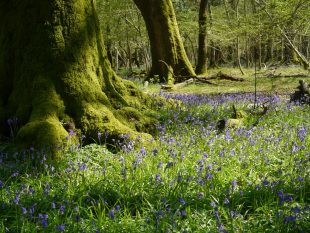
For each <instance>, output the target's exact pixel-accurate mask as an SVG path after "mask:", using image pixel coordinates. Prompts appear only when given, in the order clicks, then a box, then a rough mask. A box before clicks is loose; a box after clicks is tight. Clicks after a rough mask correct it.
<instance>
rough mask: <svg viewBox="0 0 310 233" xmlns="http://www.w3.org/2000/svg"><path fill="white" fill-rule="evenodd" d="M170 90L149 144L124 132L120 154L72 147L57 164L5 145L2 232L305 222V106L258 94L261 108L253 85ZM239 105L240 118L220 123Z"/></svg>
mask: <svg viewBox="0 0 310 233" xmlns="http://www.w3.org/2000/svg"><path fill="white" fill-rule="evenodd" d="M188 88H189V87H188ZM199 88H200V87H199ZM201 88H202V87H201ZM205 88H207V87H205ZM196 90H197V89H196ZM165 96H166V97H167V98H174V99H178V100H179V102H178V103H179V104H177V105H176V106H175V107H174V108H171V109H162V111H161V112H160V113H159V116H160V122H161V124H160V125H159V126H158V129H159V134H158V136H157V137H156V138H154V141H152V142H151V143H148V144H147V145H144V146H141V145H140V146H135V145H139V143H136V142H134V141H129V140H128V139H126V136H124V142H116V144H117V145H118V146H119V147H120V148H122V151H120V152H118V153H115V154H113V153H111V152H109V151H108V150H107V149H106V148H105V145H88V146H85V147H82V148H81V147H75V148H70V149H69V150H66V151H64V152H63V155H62V157H63V159H62V160H61V161H59V162H57V163H56V162H51V161H48V152H47V151H32V150H29V151H26V152H25V153H21V154H15V155H14V156H10V157H8V156H7V155H6V154H4V153H0V159H1V160H0V162H1V167H0V232H61V231H63V232H279V233H280V232H281V233H282V232H308V231H309V229H310V224H309V222H310V200H309V197H310V191H309V184H310V183H309V181H310V180H309V177H310V176H309V175H310V174H309V173H310V170H309V162H310V121H309V119H310V107H309V106H300V105H295V104H291V103H287V102H286V100H283V99H281V98H278V97H277V96H270V95H267V96H259V98H258V100H259V103H265V104H267V105H268V106H269V108H268V109H269V110H268V112H267V113H266V114H265V115H263V116H261V115H260V114H259V112H261V111H262V109H261V108H260V107H258V108H257V109H255V110H253V108H252V105H251V104H252V103H253V95H250V94H241V95H239V94H233V95H212V96H206V95H192V94H187V95H182V94H175V95H168V94H165ZM233 104H235V105H236V107H237V109H238V110H243V111H245V112H246V113H247V117H246V119H245V120H244V126H243V127H240V128H237V129H229V128H226V129H224V130H223V131H218V130H217V129H216V123H217V121H218V120H220V119H227V118H230V117H231V116H232V115H233V112H232V105H233ZM101 141H102V142H104V141H105V140H103V138H102V140H101Z"/></svg>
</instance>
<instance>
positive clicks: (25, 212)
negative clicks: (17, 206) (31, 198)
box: [22, 206, 28, 214]
mask: <svg viewBox="0 0 310 233" xmlns="http://www.w3.org/2000/svg"><path fill="white" fill-rule="evenodd" d="M22 212H23V214H27V212H28V211H27V209H26V208H25V207H23V206H22Z"/></svg>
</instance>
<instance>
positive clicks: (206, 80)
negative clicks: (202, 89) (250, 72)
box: [161, 71, 244, 90]
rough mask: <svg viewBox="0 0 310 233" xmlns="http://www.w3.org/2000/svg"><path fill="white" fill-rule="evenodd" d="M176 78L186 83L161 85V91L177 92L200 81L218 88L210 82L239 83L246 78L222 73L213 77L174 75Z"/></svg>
mask: <svg viewBox="0 0 310 233" xmlns="http://www.w3.org/2000/svg"><path fill="white" fill-rule="evenodd" d="M174 78H175V80H185V81H183V82H180V83H176V84H174V85H169V84H164V85H161V89H164V90H175V89H178V88H182V87H184V86H187V85H188V84H190V83H193V82H194V81H198V82H201V83H207V84H210V85H214V86H216V84H215V83H212V82H210V81H209V80H214V79H225V80H230V81H237V82H243V81H244V78H240V77H234V76H232V75H228V74H225V73H223V72H221V71H220V72H218V73H216V74H214V75H211V76H175V75H174Z"/></svg>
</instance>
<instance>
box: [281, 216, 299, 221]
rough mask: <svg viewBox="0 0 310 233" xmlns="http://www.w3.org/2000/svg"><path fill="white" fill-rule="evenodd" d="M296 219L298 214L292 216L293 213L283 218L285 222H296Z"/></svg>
mask: <svg viewBox="0 0 310 233" xmlns="http://www.w3.org/2000/svg"><path fill="white" fill-rule="evenodd" d="M295 221H296V216H292V215H290V216H286V217H284V219H283V222H284V223H289V222H295Z"/></svg>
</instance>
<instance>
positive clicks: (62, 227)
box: [56, 224, 66, 231]
mask: <svg viewBox="0 0 310 233" xmlns="http://www.w3.org/2000/svg"><path fill="white" fill-rule="evenodd" d="M65 227H66V225H65V224H60V225H57V226H56V230H57V231H64V230H65Z"/></svg>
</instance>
